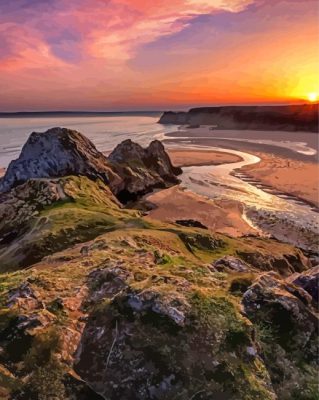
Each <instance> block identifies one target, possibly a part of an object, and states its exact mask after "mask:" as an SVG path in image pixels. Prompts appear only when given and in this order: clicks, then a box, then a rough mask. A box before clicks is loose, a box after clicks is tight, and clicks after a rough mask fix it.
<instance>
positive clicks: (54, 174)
mask: <svg viewBox="0 0 319 400" xmlns="http://www.w3.org/2000/svg"><path fill="white" fill-rule="evenodd" d="M180 173H181V169H180V168H175V167H173V165H172V163H171V161H170V159H169V157H168V155H167V153H166V152H165V149H164V146H163V145H162V144H161V142H159V141H153V142H152V143H151V144H150V145H149V147H148V148H146V149H143V148H142V147H141V146H139V145H138V144H136V143H133V142H132V141H131V140H126V141H124V142H123V143H121V144H120V145H118V146H117V147H116V149H115V150H114V151H113V152H112V153H111V154H110V156H109V158H107V157H105V156H104V155H103V154H102V153H101V152H99V151H98V150H97V149H96V147H95V146H94V144H93V143H92V142H91V141H90V140H89V139H87V138H86V137H85V136H83V135H82V134H81V133H79V132H77V131H74V130H70V129H65V128H52V129H49V130H48V131H46V132H44V133H39V132H33V133H32V134H31V135H30V137H29V139H28V140H27V142H26V144H25V145H24V146H23V149H22V151H21V154H20V156H19V158H18V159H17V160H14V161H12V162H11V163H10V165H9V167H8V169H7V171H6V174H5V176H4V177H3V178H2V179H1V180H0V193H1V192H7V191H9V190H10V189H12V188H14V187H16V186H18V185H21V184H23V183H25V182H26V181H28V180H29V179H40V178H58V177H65V176H69V175H75V176H79V175H82V176H86V177H88V178H90V179H92V180H97V179H100V180H102V182H104V183H105V184H107V185H109V187H110V189H111V190H112V192H113V193H114V194H115V195H116V196H117V197H118V198H120V199H121V200H122V202H124V203H126V202H128V201H130V200H136V199H137V197H138V196H140V195H142V194H145V193H147V192H148V191H151V190H152V189H153V188H156V187H167V186H170V185H172V184H176V183H178V179H177V178H176V175H178V174H180Z"/></svg>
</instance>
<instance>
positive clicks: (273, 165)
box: [164, 127, 319, 209]
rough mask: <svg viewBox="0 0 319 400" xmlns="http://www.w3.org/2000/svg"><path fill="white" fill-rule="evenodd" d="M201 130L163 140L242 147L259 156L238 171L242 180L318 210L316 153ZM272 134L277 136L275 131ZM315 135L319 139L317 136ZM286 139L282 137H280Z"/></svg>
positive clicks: (182, 143) (189, 143) (231, 147)
mask: <svg viewBox="0 0 319 400" xmlns="http://www.w3.org/2000/svg"><path fill="white" fill-rule="evenodd" d="M198 131H199V129H198V128H197V129H196V128H194V129H188V130H187V131H177V132H175V133H172V134H169V135H166V139H165V140H164V143H166V144H168V145H171V144H174V145H175V146H178V145H180V146H183V145H184V146H185V145H189V146H192V145H193V146H203V147H204V146H212V147H218V146H221V147H222V146H223V147H224V148H225V149H229V150H240V151H243V152H246V153H250V154H253V155H256V156H258V157H259V158H260V161H259V162H258V163H256V164H253V165H250V166H249V165H248V166H244V167H242V168H240V169H238V170H236V171H235V174H234V175H235V176H236V177H238V178H239V179H242V178H244V180H246V182H248V183H250V184H251V185H253V186H255V187H257V188H260V189H263V188H265V189H266V190H265V191H266V192H267V191H268V192H269V193H273V194H275V195H279V196H285V195H286V196H288V197H291V198H292V199H293V200H300V201H301V202H303V203H305V204H307V205H309V206H311V207H314V208H316V209H318V207H319V187H318V181H319V164H318V155H317V154H316V155H314V154H310V155H306V154H304V153H300V152H297V151H293V150H292V149H289V148H287V147H281V146H280V144H281V142H279V145H276V142H273V144H272V145H270V144H261V143H252V142H245V141H240V140H239V138H236V140H231V139H227V140H222V139H219V138H214V137H212V136H211V137H204V138H203V137H199V132H198ZM214 132H215V131H210V130H209V128H208V127H207V128H201V132H200V134H201V135H202V134H204V133H206V134H207V135H212V134H214ZM242 132H243V131H240V132H239V135H240V136H242V135H244V134H243V133H242ZM244 132H245V131H244ZM292 134H294V133H292ZM186 135H188V138H185V136H186ZM271 135H272V136H274V135H273V134H272V133H271ZM172 136H173V137H172ZM180 136H182V137H180ZM248 136H253V135H252V132H249V134H248ZM255 136H256V140H257V139H258V132H256V133H255ZM316 137H317V138H318V136H316ZM283 138H284V137H280V138H279V139H283ZM299 143H300V142H299ZM307 143H308V142H307ZM312 145H313V143H312ZM168 148H169V147H168ZM190 151H191V150H190ZM300 151H302V150H300ZM245 178H246V179H245Z"/></svg>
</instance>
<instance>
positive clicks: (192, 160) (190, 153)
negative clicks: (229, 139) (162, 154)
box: [166, 147, 243, 168]
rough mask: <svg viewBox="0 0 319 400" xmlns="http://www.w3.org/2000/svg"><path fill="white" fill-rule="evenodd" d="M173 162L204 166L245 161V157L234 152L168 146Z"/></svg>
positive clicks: (188, 165)
mask: <svg viewBox="0 0 319 400" xmlns="http://www.w3.org/2000/svg"><path fill="white" fill-rule="evenodd" d="M166 151H167V153H168V154H169V156H170V159H171V162H172V163H173V165H175V166H177V167H181V168H183V167H195V166H196V167H203V166H210V165H211V166H216V165H222V164H231V163H236V162H240V161H243V158H242V157H240V156H238V155H236V154H232V153H227V152H224V151H217V150H209V149H207V150H205V149H198V150H197V149H186V148H185V147H183V148H170V147H167V148H166Z"/></svg>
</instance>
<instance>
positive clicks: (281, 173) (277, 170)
mask: <svg viewBox="0 0 319 400" xmlns="http://www.w3.org/2000/svg"><path fill="white" fill-rule="evenodd" d="M255 155H257V156H258V157H259V158H260V159H261V161H260V162H259V163H257V164H254V165H247V166H245V167H243V168H241V170H240V172H242V173H244V174H245V175H247V176H248V177H251V178H252V179H253V180H257V181H259V182H261V183H262V184H264V185H267V186H270V187H272V188H274V189H276V190H278V191H280V192H284V193H287V194H291V195H293V196H296V197H298V198H300V199H303V200H305V201H307V202H309V203H311V204H313V205H315V206H316V207H319V187H318V182H319V169H318V164H316V163H313V162H303V161H299V160H294V159H291V158H283V157H278V156H276V155H275V154H267V153H259V152H258V153H255Z"/></svg>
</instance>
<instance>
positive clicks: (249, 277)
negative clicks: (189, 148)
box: [0, 130, 318, 400]
mask: <svg viewBox="0 0 319 400" xmlns="http://www.w3.org/2000/svg"><path fill="white" fill-rule="evenodd" d="M66 131H67V130H66ZM55 132H56V131H55ZM54 135H57V136H58V139H56V138H55V139H54V140H57V141H58V142H59V143H60V144H59V146H60V145H61V142H60V140H61V137H64V135H66V136H67V137H68V136H69V132H68V131H67V132H66V133H65V132H64V133H63V132H62V133H61V131H60V130H59V131H57V133H54ZM60 135H62V136H60ZM71 137H72V138H73V137H74V138H75V139H74V140H75V141H77V138H78V136H77V135H76V134H75V136H73V134H72V135H71ZM39 140H40V142H41V140H42V139H39ZM47 140H48V138H45V139H44V141H45V142H47ZM72 140H73V139H72ZM62 142H63V141H62ZM79 142H80V143H83V144H84V143H86V142H85V140H84V139H83V141H82V138H80V139H79ZM68 144H70V141H68ZM38 145H39V143H38V141H36V147H37V148H38ZM72 146H73V145H72ZM72 146H71V147H72ZM76 148H77V150H75V149H74V148H73V147H72V148H71V149H69V150H70V151H69V150H67V147H65V146H64V147H63V150H61V149H60V150H59V151H61V153H59V154H63V157H65V160H68V161H65V162H64V161H63V162H61V165H62V166H63V168H61V169H59V162H58V160H55V164H54V166H53V164H52V163H50V162H49V163H47V160H48V159H51V157H52V159H54V155H53V154H51V152H50V149H47V152H44V153H41V154H40V153H39V157H40V158H41V157H42V155H46V157H47V160H45V163H44V165H45V168H44V171H45V173H46V174H47V175H50V176H49V177H47V176H45V177H43V176H40V175H41V174H40V169H39V166H41V165H42V161H41V162H39V163H35V160H33V157H32V151H31V149H32V148H29V150H28V152H27V154H28V156H27V155H25V157H24V156H23V157H22V159H21V160H20V161H21V163H20V161H19V160H18V162H17V164H16V166H15V165H14V164H13V167H12V169H11V172H9V174H8V175H7V176H6V177H5V179H4V181H2V183H3V184H4V185H8V186H6V187H7V189H6V190H5V191H4V192H3V193H2V194H1V195H0V240H1V241H0V398H1V399H5V400H34V399H38V400H52V399H56V400H62V399H63V400H64V399H67V400H91V399H94V400H102V399H105V400H106V399H107V400H127V399H132V400H135V399H136V400H163V399H165V400H176V399H178V398H180V399H193V400H208V399H224V400H315V399H316V398H317V395H318V384H317V379H316V378H317V368H318V364H317V360H316V355H317V343H316V338H317V334H318V314H317V310H316V308H317V301H316V299H317V297H318V291H317V290H316V287H317V282H318V267H314V268H311V263H310V261H309V259H308V258H307V257H306V256H305V255H304V254H303V253H302V252H301V251H300V250H299V249H296V248H294V247H292V246H290V245H287V244H283V243H280V242H278V241H274V240H272V239H263V238H256V237H242V238H231V237H229V236H225V235H221V234H216V233H215V232H212V231H211V230H208V229H206V227H204V226H199V225H198V224H194V221H193V220H191V219H189V220H187V221H186V222H187V223H186V224H184V223H182V224H168V223H162V222H159V221H156V220H152V221H150V220H149V219H147V220H146V219H145V218H144V217H143V215H141V214H140V213H139V212H138V211H136V210H133V209H128V208H123V207H122V204H121V201H120V200H122V201H124V200H128V199H131V198H132V195H133V194H134V195H135V196H140V194H141V193H142V192H144V191H145V190H151V187H156V186H157V185H158V186H166V185H170V184H173V183H174V182H176V174H177V173H178V172H179V170H176V169H175V168H174V167H173V166H172V165H171V163H170V160H169V158H168V157H167V155H166V154H165V150H164V148H163V147H162V145H161V144H160V143H158V142H153V144H151V145H150V146H149V147H148V148H147V149H142V148H141V147H140V146H138V145H136V144H134V143H132V142H130V141H127V142H124V143H123V144H121V145H119V146H118V148H117V149H115V150H114V151H113V152H112V153H111V155H110V156H109V158H108V159H107V158H105V157H104V156H103V155H101V154H97V159H98V160H97V161H96V160H94V157H93V152H94V150H92V149H90V151H89V152H88V153H86V152H85V149H84V147H83V148H81V147H80V146H79V143H77V145H76ZM29 151H30V152H29ZM73 158H76V160H77V161H76V165H77V168H78V170H77V171H75V170H74V166H71V167H70V166H69V164H68V162H70V160H71V159H73ZM26 160H27V161H26ZM86 163H88V165H87V167H86V165H85V164H86ZM97 163H101V168H102V171H104V172H105V174H104V172H103V173H102V174H101V173H100V172H101V171H100V169H99V168H100V164H97ZM23 165H24V167H23ZM52 166H53V168H52V169H51V167H52ZM23 168H25V171H24V175H23V176H24V178H23V179H24V180H22V181H18V180H17V179H15V178H14V179H13V178H12V177H17V176H19V177H21V175H19V174H16V172H17V171H22V169H23ZM70 168H71V169H70ZM72 168H73V169H72ZM64 173H66V176H62V174H64ZM33 174H34V175H36V176H33ZM54 174H55V175H54ZM51 175H52V176H51ZM142 180H144V181H145V182H144V183H143V182H142V183H141V181H142ZM112 182H113V183H114V186H112ZM115 182H116V185H115ZM11 185H12V187H11ZM123 190H125V191H126V192H124V193H123ZM120 193H122V194H125V196H124V198H125V199H124V198H123V199H122V198H121V196H120V195H119V194H120ZM179 222H180V221H179ZM184 225H186V226H184ZM26 266H28V268H25V267H26Z"/></svg>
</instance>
